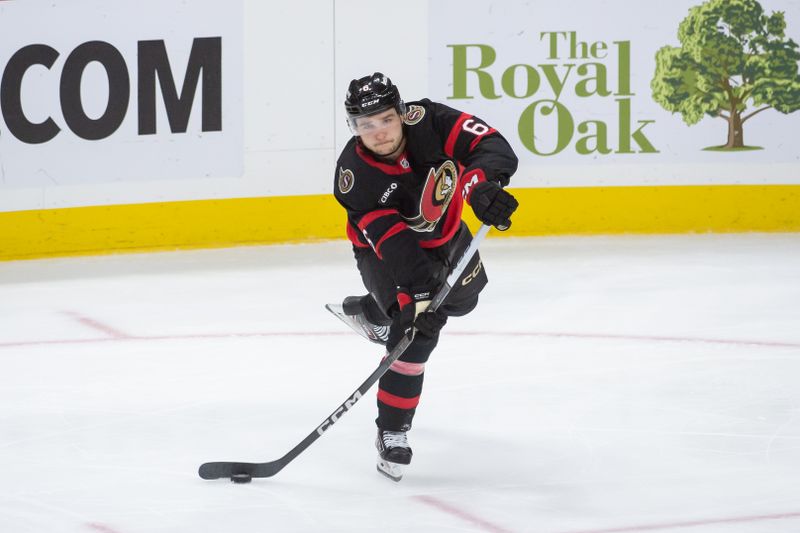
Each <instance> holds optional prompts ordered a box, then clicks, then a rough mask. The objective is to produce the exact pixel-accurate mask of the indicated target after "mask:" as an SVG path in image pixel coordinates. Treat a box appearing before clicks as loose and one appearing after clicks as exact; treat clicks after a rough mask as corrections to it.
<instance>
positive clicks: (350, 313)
mask: <svg viewBox="0 0 800 533" xmlns="http://www.w3.org/2000/svg"><path fill="white" fill-rule="evenodd" d="M368 297H369V296H348V297H347V298H345V299H344V302H342V305H338V304H327V305H326V306H325V309H327V310H328V311H330V312H331V313H333V315H334V316H336V317H337V318H338V319H339V320H341V321H342V322H344V323H345V324H347V325H348V326H350V327H351V328H352V329H353V331H355V332H356V333H358V334H359V335H361V336H362V337H364V338H365V339H367V340H369V341H372V342H374V343H376V344H381V345H384V346H385V345H386V341H387V340H389V326H388V325H378V324H373V323H372V322H370V321H369V320H367V317H366V316H365V315H364V311H363V309H362V306H361V300H362V299H363V298H368Z"/></svg>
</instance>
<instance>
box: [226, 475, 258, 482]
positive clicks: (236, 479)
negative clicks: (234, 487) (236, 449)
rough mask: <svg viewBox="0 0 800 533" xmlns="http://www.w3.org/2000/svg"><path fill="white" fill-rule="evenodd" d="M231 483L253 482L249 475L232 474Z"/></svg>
mask: <svg viewBox="0 0 800 533" xmlns="http://www.w3.org/2000/svg"><path fill="white" fill-rule="evenodd" d="M231 481H232V482H233V483H250V482H251V481H253V476H251V475H250V474H233V475H232V476H231Z"/></svg>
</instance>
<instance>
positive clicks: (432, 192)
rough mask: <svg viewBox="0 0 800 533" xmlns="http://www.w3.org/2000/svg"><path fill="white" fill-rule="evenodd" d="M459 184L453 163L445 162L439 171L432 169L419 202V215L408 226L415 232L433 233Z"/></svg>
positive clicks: (409, 221)
mask: <svg viewBox="0 0 800 533" xmlns="http://www.w3.org/2000/svg"><path fill="white" fill-rule="evenodd" d="M457 183H458V171H457V170H456V165H455V164H454V163H453V162H452V161H449V160H448V161H445V162H444V163H443V164H442V166H440V167H439V168H438V169H437V168H433V167H431V169H430V170H429V171H428V178H427V179H426V180H425V187H424V188H423V189H422V196H421V197H420V200H419V215H417V216H416V217H414V218H412V219H410V220H408V226H409V227H410V228H411V229H413V230H414V231H433V229H434V228H435V227H436V224H437V222H439V219H440V218H442V215H444V213H445V211H447V207H448V206H449V205H450V201H451V200H452V199H453V195H454V194H455V191H456V184H457Z"/></svg>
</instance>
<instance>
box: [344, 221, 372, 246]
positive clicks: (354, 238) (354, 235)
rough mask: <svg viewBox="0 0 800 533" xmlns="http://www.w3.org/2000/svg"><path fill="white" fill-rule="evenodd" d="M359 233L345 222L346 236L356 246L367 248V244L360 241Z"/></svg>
mask: <svg viewBox="0 0 800 533" xmlns="http://www.w3.org/2000/svg"><path fill="white" fill-rule="evenodd" d="M360 235H361V234H360V233H358V231H356V229H355V228H354V227H353V225H352V224H351V223H350V222H349V221H348V222H347V238H348V239H350V242H352V243H353V244H354V245H355V246H356V247H358V248H369V244H364V243H363V242H361V238H360Z"/></svg>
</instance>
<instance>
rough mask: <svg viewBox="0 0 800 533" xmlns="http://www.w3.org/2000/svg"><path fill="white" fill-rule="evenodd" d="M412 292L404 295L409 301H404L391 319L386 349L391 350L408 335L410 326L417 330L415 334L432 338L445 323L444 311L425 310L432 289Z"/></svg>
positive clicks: (428, 303) (429, 302) (431, 295)
mask: <svg viewBox="0 0 800 533" xmlns="http://www.w3.org/2000/svg"><path fill="white" fill-rule="evenodd" d="M413 293H414V294H412V295H406V297H408V299H409V300H410V301H406V303H405V305H403V306H402V307H401V308H400V312H399V313H398V314H397V315H396V316H395V317H394V318H393V319H392V327H391V328H390V329H389V340H388V341H387V342H386V349H387V351H392V350H393V349H394V347H395V346H397V343H399V342H400V340H401V339H402V338H403V337H405V336H406V335H408V333H409V332H410V331H411V327H412V326H413V327H414V328H415V329H416V330H417V335H423V336H425V337H428V338H432V337H435V336H436V334H437V333H439V330H441V329H442V328H443V327H444V325H445V324H446V323H447V315H445V314H444V313H441V312H439V311H426V309H427V308H428V306H429V305H430V304H431V298H432V297H433V291H429V290H424V291H413ZM403 299H405V298H403Z"/></svg>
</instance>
